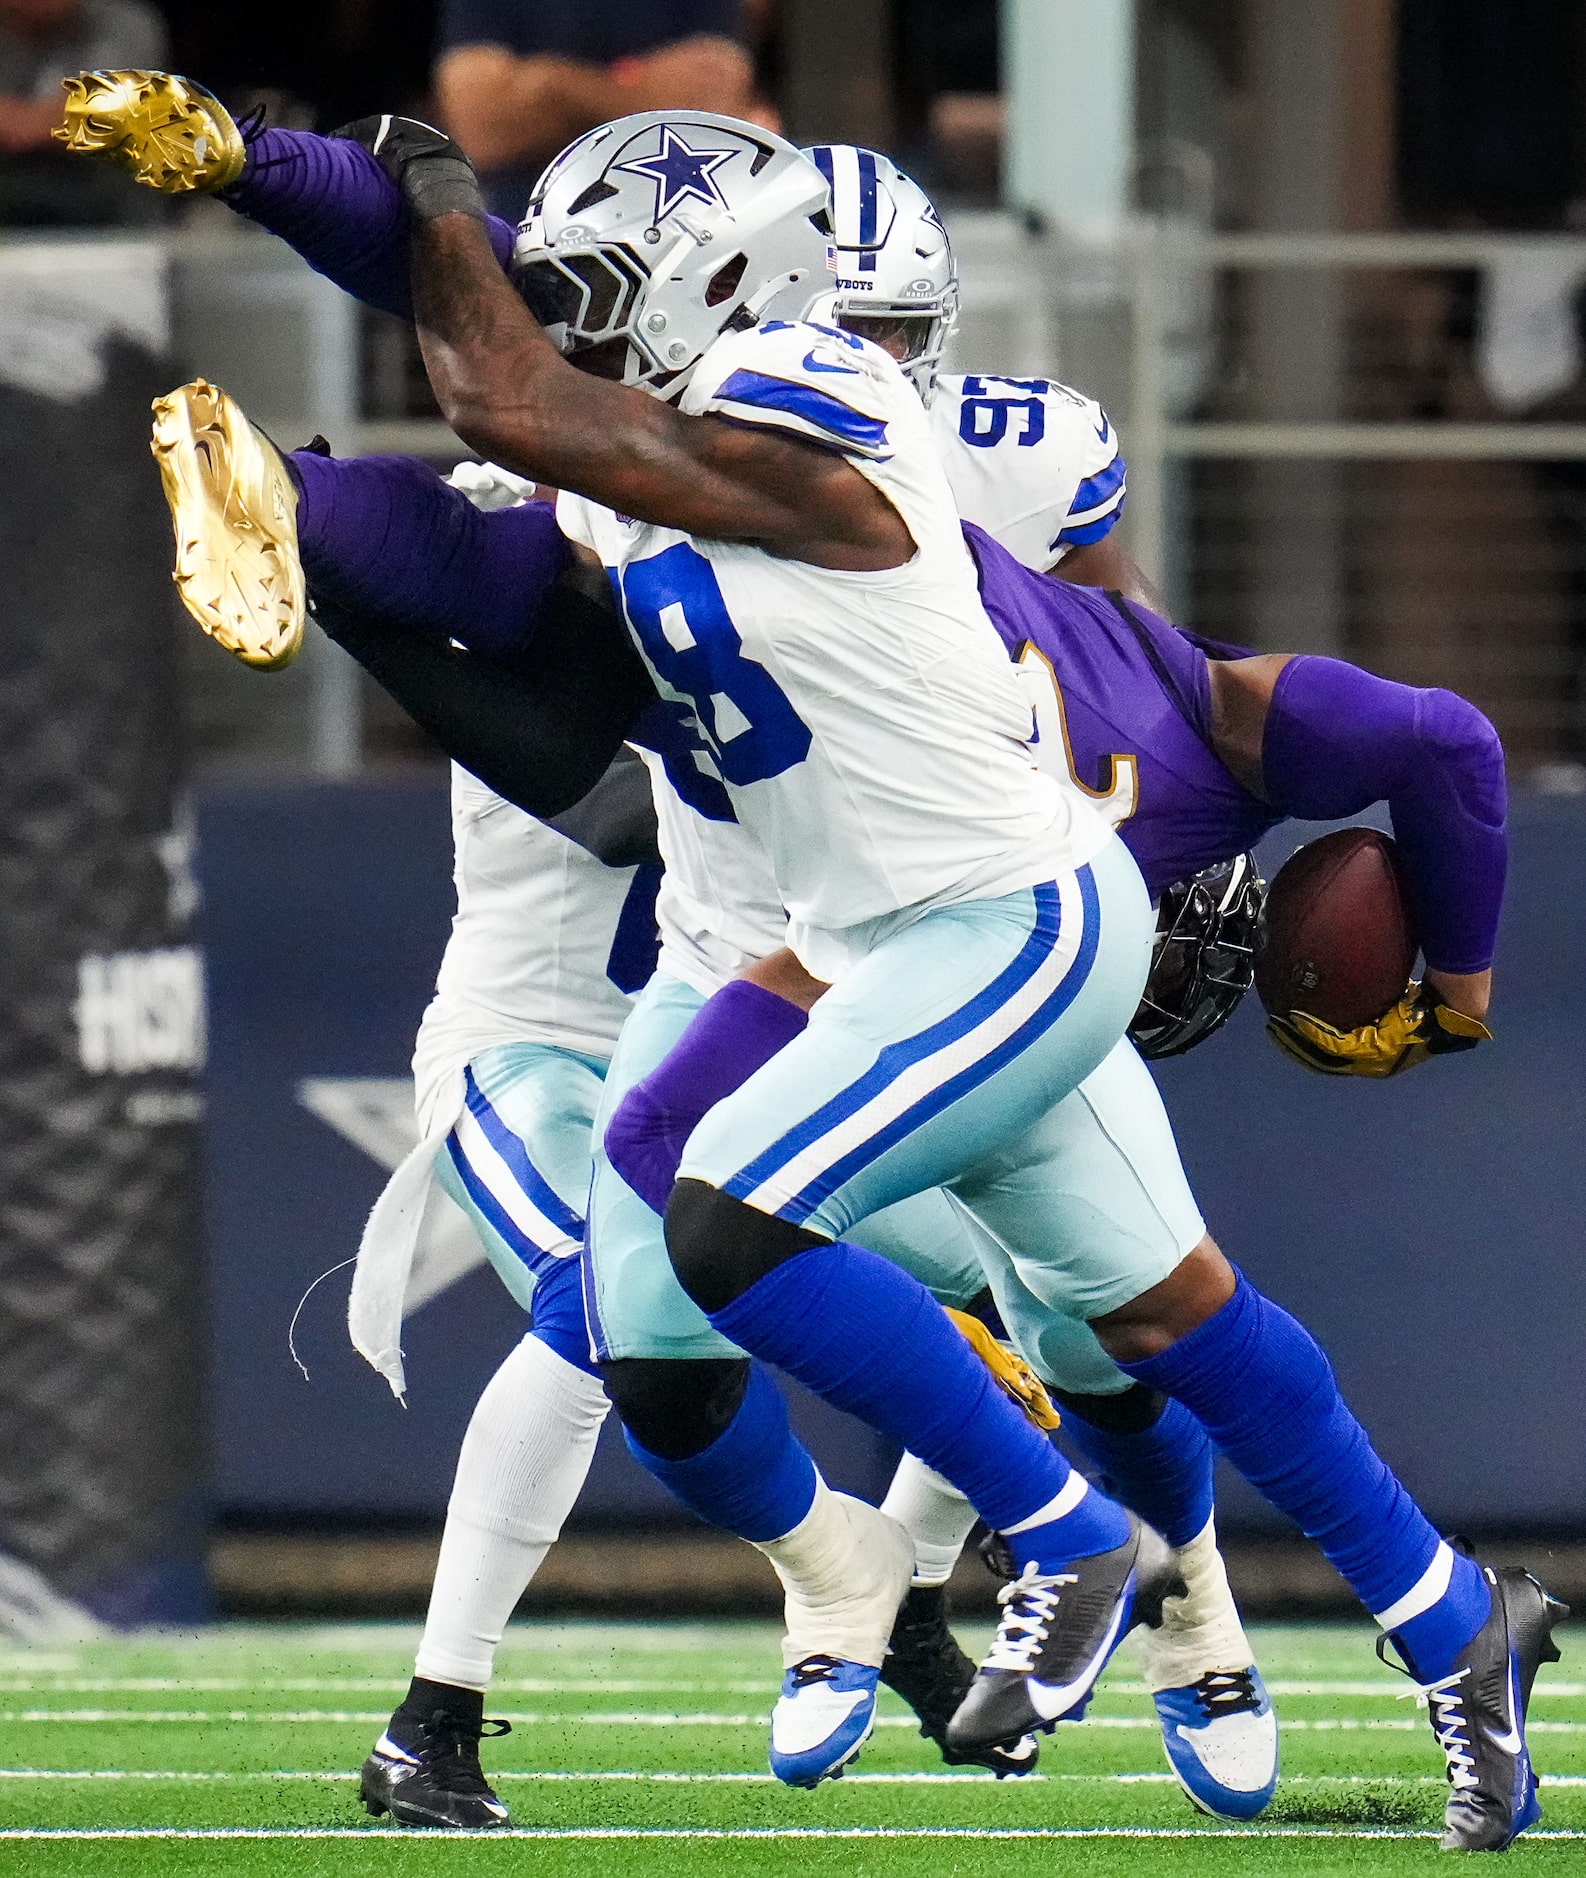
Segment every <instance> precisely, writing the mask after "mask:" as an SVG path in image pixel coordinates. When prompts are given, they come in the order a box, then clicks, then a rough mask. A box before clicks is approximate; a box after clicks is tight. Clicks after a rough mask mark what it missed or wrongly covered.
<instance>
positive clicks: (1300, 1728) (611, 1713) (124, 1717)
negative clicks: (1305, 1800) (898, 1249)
mask: <svg viewBox="0 0 1586 1878" xmlns="http://www.w3.org/2000/svg"><path fill="white" fill-rule="evenodd" d="M506 1719H507V1720H508V1721H510V1722H511V1723H512V1724H513V1725H514V1727H522V1728H532V1727H536V1726H544V1727H559V1728H565V1727H567V1726H569V1725H570V1724H576V1725H578V1726H580V1727H590V1728H766V1727H769V1726H770V1723H771V1717H770V1716H769V1715H719V1714H714V1713H709V1712H705V1713H682V1714H678V1713H659V1712H656V1713H651V1712H647V1711H627V1710H622V1709H613V1710H607V1709H591V1710H586V1711H584V1712H583V1713H578V1712H575V1711H567V1712H565V1713H561V1714H558V1713H555V1712H554V1711H553V1712H542V1711H537V1710H516V1711H515V1710H512V1709H508V1710H507V1711H506ZM389 1720H390V1715H389V1713H388V1712H387V1711H386V1710H385V1709H314V1708H310V1709H158V1708H61V1709H52V1708H28V1709H4V1710H0V1722H15V1723H21V1722H40V1723H50V1722H56V1723H61V1724H66V1723H73V1722H86V1723H91V1724H95V1725H102V1724H104V1723H106V1722H147V1723H151V1724H155V1723H166V1724H178V1725H180V1724H193V1725H198V1724H204V1723H219V1722H224V1723H228V1724H230V1723H235V1722H246V1723H250V1724H252V1725H254V1726H259V1727H294V1728H295V1727H302V1726H305V1725H307V1724H310V1723H323V1724H325V1725H327V1726H342V1725H346V1724H350V1723H360V1724H363V1725H368V1724H369V1723H372V1722H386V1721H389ZM1065 1725H1066V1726H1072V1725H1074V1724H1065ZM1077 1725H1078V1726H1079V1727H1082V1728H1110V1729H1111V1728H1123V1729H1131V1728H1148V1729H1151V1730H1153V1731H1154V1730H1156V1729H1157V1728H1158V1727H1160V1725H1161V1724H1160V1723H1159V1722H1158V1720H1157V1718H1156V1717H1155V1716H1154V1715H1089V1716H1087V1717H1086V1718H1085V1720H1084V1721H1083V1722H1081V1723H1079V1724H1077ZM876 1726H877V1727H878V1728H910V1729H913V1728H917V1727H918V1723H917V1722H916V1721H915V1718H914V1717H913V1716H912V1715H879V1716H877V1717H876ZM1425 1727H1426V1723H1425V1721H1424V1720H1420V1719H1418V1718H1417V1717H1415V1716H1409V1715H1406V1716H1375V1717H1372V1716H1354V1715H1346V1716H1303V1715H1302V1716H1296V1717H1292V1718H1289V1717H1286V1718H1285V1719H1284V1721H1283V1728H1284V1731H1285V1732H1286V1733H1289V1734H1296V1733H1309V1734H1334V1733H1340V1732H1342V1733H1350V1732H1354V1731H1357V1730H1358V1731H1361V1732H1369V1733H1379V1732H1389V1733H1399V1734H1413V1733H1416V1732H1418V1731H1420V1730H1423V1729H1424V1728H1425ZM1527 1732H1528V1733H1530V1734H1554V1735H1579V1734H1586V1722H1573V1721H1564V1722H1560V1721H1532V1722H1529V1723H1528V1724H1527Z"/></svg>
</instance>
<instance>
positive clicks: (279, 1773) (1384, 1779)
mask: <svg viewBox="0 0 1586 1878" xmlns="http://www.w3.org/2000/svg"><path fill="white" fill-rule="evenodd" d="M490 1777H491V1779H492V1780H494V1781H495V1782H496V1783H497V1784H498V1785H499V1784H501V1783H504V1782H507V1781H518V1782H523V1783H528V1782H534V1781H544V1782H562V1783H573V1784H578V1783H583V1782H616V1783H619V1784H640V1785H645V1784H653V1785H659V1786H721V1787H733V1786H743V1787H776V1786H780V1785H781V1784H782V1783H781V1782H780V1781H779V1780H778V1779H777V1777H776V1776H775V1775H774V1774H677V1773H664V1772H660V1773H657V1772H643V1771H639V1770H637V1769H617V1768H601V1769H597V1770H595V1771H593V1772H584V1773H575V1772H571V1771H569V1770H567V1769H562V1768H558V1769H554V1770H553V1769H541V1770H538V1771H532V1772H531V1771H529V1770H526V1769H512V1768H498V1769H496V1770H495V1771H494V1772H493V1773H492V1774H491V1776H490ZM357 1778H358V1774H357V1770H356V1769H354V1768H343V1769H332V1770H322V1769H319V1768H300V1767H276V1768H271V1769H260V1768H245V1769H214V1770H199V1769H193V1768H150V1767H0V1780H58V1781H73V1780H111V1781H125V1780H143V1781H178V1782H179V1781H190V1782H193V1781H196V1782H210V1783H221V1784H225V1783H240V1784H243V1785H269V1784H270V1783H272V1782H275V1781H281V1780H308V1781H328V1782H338V1781H352V1780H356V1779H357ZM1540 1778H1541V1784H1542V1785H1543V1786H1544V1787H1586V1774H1545V1775H1542V1776H1541V1777H1540ZM1177 1779H1178V1776H1177V1775H1176V1774H1165V1773H1157V1772H1151V1773H1144V1774H1025V1775H1024V1776H1022V1778H1021V1780H1020V1787H1021V1788H1022V1787H1024V1786H1042V1785H1045V1784H1048V1783H1050V1782H1052V1781H1076V1782H1081V1783H1083V1782H1090V1783H1092V1784H1100V1785H1106V1786H1126V1787H1127V1786H1171V1785H1173V1784H1175V1783H1176V1781H1177ZM843 1781H844V1785H845V1786H846V1787H863V1786H872V1787H916V1786H927V1787H939V1786H964V1785H970V1786H992V1785H995V1784H996V1776H995V1775H994V1774H991V1773H983V1774H934V1773H899V1774H845V1775H844V1776H843ZM1447 1784H1448V1783H1447V1781H1446V1780H1445V1779H1444V1778H1442V1776H1440V1775H1437V1774H1287V1775H1285V1776H1284V1779H1283V1785H1284V1786H1285V1787H1315V1786H1324V1787H1349V1786H1355V1787H1380V1786H1395V1787H1404V1786H1410V1787H1443V1786H1446V1785H1447ZM1015 1790H1016V1791H1017V1790H1018V1789H1015Z"/></svg>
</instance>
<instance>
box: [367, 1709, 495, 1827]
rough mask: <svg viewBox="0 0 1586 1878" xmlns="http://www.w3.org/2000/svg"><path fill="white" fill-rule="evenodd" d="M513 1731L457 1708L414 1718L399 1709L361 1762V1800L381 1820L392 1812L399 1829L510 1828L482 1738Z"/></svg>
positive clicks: (436, 1711) (439, 1710)
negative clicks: (482, 1752) (485, 1764)
mask: <svg viewBox="0 0 1586 1878" xmlns="http://www.w3.org/2000/svg"><path fill="white" fill-rule="evenodd" d="M511 1732H512V1724H511V1723H510V1722H505V1721H482V1720H480V1719H479V1718H478V1717H477V1716H473V1715H467V1714H462V1713H459V1712H458V1711H456V1710H454V1709H447V1708H438V1709H435V1710H434V1711H432V1712H431V1713H430V1714H427V1715H423V1716H420V1717H417V1718H410V1717H409V1716H408V1715H407V1714H406V1713H405V1712H404V1710H403V1709H398V1710H397V1712H396V1713H395V1714H394V1715H393V1716H392V1717H391V1720H390V1723H389V1724H388V1725H387V1728H386V1731H385V1733H384V1734H383V1735H381V1737H380V1739H379V1740H378V1741H377V1742H376V1743H375V1745H374V1752H373V1753H372V1754H371V1755H370V1756H369V1758H368V1760H366V1761H365V1762H364V1764H363V1770H362V1772H361V1774H360V1775H359V1779H358V1797H359V1799H360V1800H362V1801H363V1803H364V1806H365V1808H366V1809H367V1810H368V1811H369V1812H370V1813H372V1814H373V1815H374V1816H375V1818H376V1819H379V1818H380V1817H381V1815H382V1814H384V1813H389V1814H390V1815H391V1817H392V1819H393V1820H395V1822H396V1823H397V1825H399V1826H444V1827H448V1828H450V1829H451V1830H452V1831H454V1832H491V1831H494V1830H495V1829H496V1828H497V1827H499V1826H506V1825H510V1824H511V1819H510V1816H509V1815H508V1813H507V1809H506V1808H505V1807H504V1806H503V1805H502V1804H501V1802H500V1800H498V1799H497V1798H496V1796H495V1793H494V1791H493V1790H492V1789H491V1786H490V1783H489V1781H488V1780H486V1779H485V1772H484V1769H483V1768H482V1767H481V1766H480V1765H479V1742H480V1739H481V1737H483V1736H486V1735H488V1736H492V1737H494V1736H496V1735H509V1734H511Z"/></svg>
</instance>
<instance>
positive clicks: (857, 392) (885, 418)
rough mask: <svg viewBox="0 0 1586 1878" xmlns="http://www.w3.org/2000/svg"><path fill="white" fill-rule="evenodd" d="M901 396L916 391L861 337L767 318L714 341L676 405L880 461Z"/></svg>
mask: <svg viewBox="0 0 1586 1878" xmlns="http://www.w3.org/2000/svg"><path fill="white" fill-rule="evenodd" d="M900 396H902V397H906V398H914V396H915V394H914V392H913V390H912V388H911V387H910V385H909V382H908V380H907V379H906V378H904V376H903V374H902V373H901V372H900V371H899V370H898V368H897V366H896V365H895V364H894V363H893V361H892V360H891V359H890V358H888V357H887V355H886V354H885V353H884V352H882V351H881V350H880V348H879V347H877V346H873V345H871V344H870V343H869V341H868V340H864V339H859V338H857V337H856V336H855V335H854V334H852V333H845V332H839V331H838V330H837V329H836V328H835V327H830V326H812V325H805V324H802V323H800V324H797V325H795V324H792V323H790V322H788V321H785V320H772V321H770V322H769V323H768V324H767V325H764V326H757V327H755V328H754V329H753V330H752V331H750V332H745V333H729V334H727V335H726V336H725V337H724V338H721V339H718V340H717V341H716V343H715V344H714V345H713V346H712V347H711V348H710V350H709V351H708V352H707V353H706V354H705V356H704V358H702V359H701V360H700V362H699V365H698V366H697V367H696V369H695V372H694V377H693V379H692V381H691V382H690V384H689V387H688V390H687V391H686V392H685V393H684V394H683V399H682V409H683V410H684V411H686V412H688V413H689V414H690V415H691V416H695V417H700V416H706V415H710V416H716V417H725V418H727V419H729V420H730V421H731V422H732V423H735V424H752V425H754V426H755V427H756V428H757V429H765V430H780V431H785V432H787V433H788V434H789V435H791V436H795V437H804V438H807V439H808V440H809V441H810V442H812V443H818V444H821V445H823V446H824V447H825V448H826V449H828V450H836V451H839V452H840V453H841V454H842V455H844V456H855V457H865V458H868V459H870V460H871V461H873V462H885V461H886V460H887V459H888V458H889V457H891V456H892V455H893V453H894V451H895V449H896V447H897V439H896V435H895V432H896V428H897V417H898V415H899V409H900V407H899V402H898V401H899V398H900Z"/></svg>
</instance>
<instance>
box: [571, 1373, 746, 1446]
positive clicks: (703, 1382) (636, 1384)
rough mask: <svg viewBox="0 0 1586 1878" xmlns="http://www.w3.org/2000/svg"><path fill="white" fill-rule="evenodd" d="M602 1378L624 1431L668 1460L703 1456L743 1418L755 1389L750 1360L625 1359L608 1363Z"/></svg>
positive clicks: (640, 1444)
mask: <svg viewBox="0 0 1586 1878" xmlns="http://www.w3.org/2000/svg"><path fill="white" fill-rule="evenodd" d="M600 1375H601V1380H602V1381H603V1382H604V1383H605V1385H606V1394H607V1395H609V1396H610V1397H611V1400H612V1404H613V1406H614V1407H615V1409H616V1411H617V1414H618V1415H619V1416H620V1417H621V1419H622V1425H623V1427H624V1428H626V1429H627V1431H628V1433H629V1434H630V1435H632V1436H633V1438H634V1440H635V1441H637V1442H638V1444H639V1446H640V1447H641V1448H647V1449H648V1450H649V1451H650V1453H651V1454H658V1455H659V1456H660V1457H661V1459H662V1460H663V1461H686V1460H687V1459H688V1458H689V1456H690V1455H692V1454H702V1453H703V1452H704V1451H705V1449H706V1448H708V1447H709V1446H710V1444H711V1443H712V1442H713V1441H714V1440H715V1439H716V1437H717V1436H718V1435H719V1434H721V1433H722V1431H723V1430H724V1429H725V1428H726V1426H727V1424H728V1422H730V1421H731V1420H732V1418H733V1416H734V1415H736V1414H737V1413H738V1405H739V1403H740V1402H742V1401H743V1392H744V1390H745V1389H746V1388H747V1387H748V1386H749V1364H748V1360H747V1359H746V1358H744V1357H731V1356H727V1357H706V1358H703V1359H701V1360H698V1361H692V1362H669V1361H666V1360H664V1359H662V1358H658V1357H638V1356H634V1357H621V1358H618V1359H617V1360H615V1361H613V1362H609V1363H602V1364H601V1366H600Z"/></svg>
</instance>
